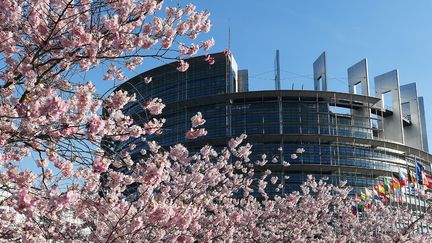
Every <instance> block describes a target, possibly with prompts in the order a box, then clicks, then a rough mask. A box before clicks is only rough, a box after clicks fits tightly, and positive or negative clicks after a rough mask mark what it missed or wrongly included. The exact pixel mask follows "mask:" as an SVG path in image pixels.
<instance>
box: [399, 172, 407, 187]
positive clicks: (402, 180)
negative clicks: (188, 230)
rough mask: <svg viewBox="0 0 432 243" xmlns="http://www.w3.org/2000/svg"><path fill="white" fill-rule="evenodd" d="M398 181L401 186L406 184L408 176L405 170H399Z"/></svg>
mask: <svg viewBox="0 0 432 243" xmlns="http://www.w3.org/2000/svg"><path fill="white" fill-rule="evenodd" d="M399 181H400V186H401V187H404V186H406V185H408V176H407V174H406V173H405V172H402V171H400V172H399Z"/></svg>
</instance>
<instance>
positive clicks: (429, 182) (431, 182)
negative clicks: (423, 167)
mask: <svg viewBox="0 0 432 243" xmlns="http://www.w3.org/2000/svg"><path fill="white" fill-rule="evenodd" d="M423 185H425V186H427V187H428V188H432V176H431V175H429V174H428V173H427V172H426V171H424V172H423Z"/></svg>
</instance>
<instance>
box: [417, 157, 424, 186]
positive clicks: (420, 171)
mask: <svg viewBox="0 0 432 243" xmlns="http://www.w3.org/2000/svg"><path fill="white" fill-rule="evenodd" d="M416 172H417V181H418V183H419V184H422V181H423V165H421V164H420V163H419V162H418V161H416Z"/></svg>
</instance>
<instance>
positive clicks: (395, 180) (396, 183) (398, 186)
mask: <svg viewBox="0 0 432 243" xmlns="http://www.w3.org/2000/svg"><path fill="white" fill-rule="evenodd" d="M393 188H394V190H399V191H400V189H401V183H400V181H399V180H398V178H397V177H395V176H393Z"/></svg>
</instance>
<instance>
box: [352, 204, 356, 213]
mask: <svg viewBox="0 0 432 243" xmlns="http://www.w3.org/2000/svg"><path fill="white" fill-rule="evenodd" d="M351 213H352V214H354V215H357V207H356V206H354V205H352V206H351Z"/></svg>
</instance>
